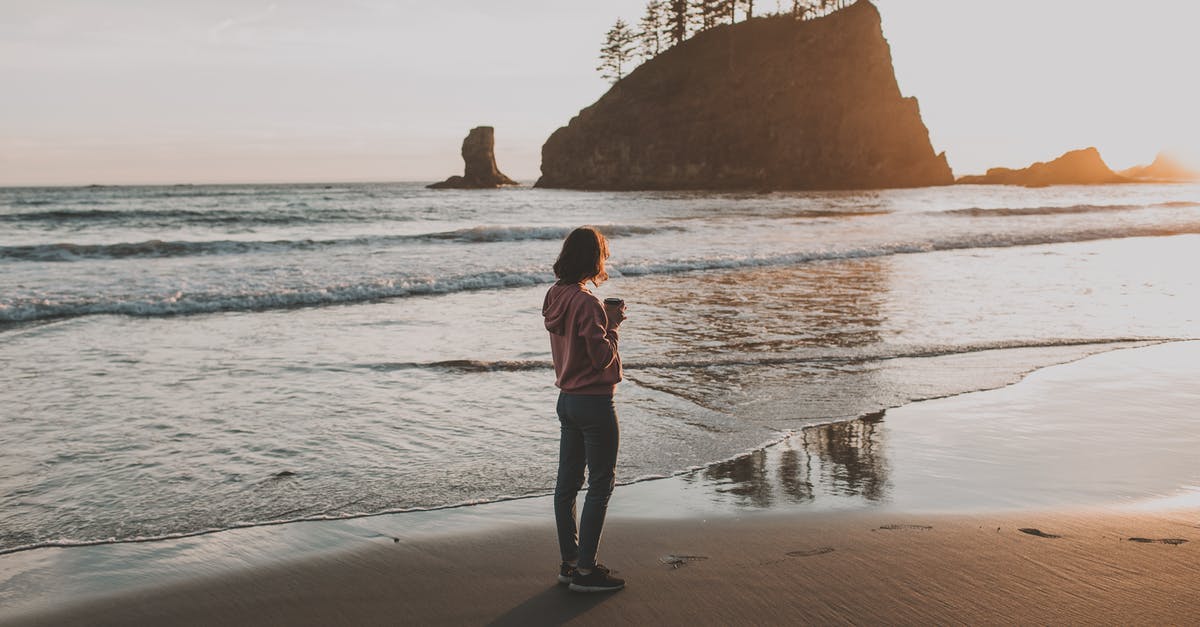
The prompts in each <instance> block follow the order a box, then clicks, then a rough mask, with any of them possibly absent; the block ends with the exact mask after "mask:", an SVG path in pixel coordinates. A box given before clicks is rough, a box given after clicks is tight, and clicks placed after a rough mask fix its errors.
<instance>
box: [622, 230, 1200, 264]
mask: <svg viewBox="0 0 1200 627" xmlns="http://www.w3.org/2000/svg"><path fill="white" fill-rule="evenodd" d="M1195 233H1200V223H1187V224H1178V225H1173V226H1171V227H1150V226H1143V227H1121V228H1111V229H1082V230H1076V231H1059V232H1054V233H1032V234H980V235H974V236H963V237H958V238H953V239H930V240H925V241H917V242H904V243H890V244H882V245H879V246H875V247H869V248H854V249H842V250H836V249H835V250H823V251H804V252H795V253H786V254H781V255H764V256H732V255H731V256H725V257H704V258H693V259H674V260H667V261H654V262H650V261H646V262H636V263H623V264H621V265H620V266H618V267H615V268H611V269H610V270H609V274H610V275H614V276H618V275H619V276H644V275H652V274H675V273H680V272H699V271H708V270H735V269H740V268H758V267H776V266H789V265H797V264H801V263H808V262H813V261H835V260H839V259H864V258H872V257H890V256H893V255H908V254H917V253H928V252H938V251H951V250H969V249H976V248H980V249H982V248H1015V247H1018V246H1039V245H1045V244H1069V243H1074V242H1089V241H1095V240H1102V239H1122V238H1129V237H1159V236H1169V235H1184V234H1195Z"/></svg>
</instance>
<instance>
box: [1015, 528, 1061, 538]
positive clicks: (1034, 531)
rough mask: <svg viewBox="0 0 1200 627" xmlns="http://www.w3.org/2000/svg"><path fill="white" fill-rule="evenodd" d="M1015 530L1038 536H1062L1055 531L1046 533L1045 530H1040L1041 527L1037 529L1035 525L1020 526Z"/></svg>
mask: <svg viewBox="0 0 1200 627" xmlns="http://www.w3.org/2000/svg"><path fill="white" fill-rule="evenodd" d="M1017 531H1020V532H1021V533H1027V534H1029V535H1031V536H1037V537H1039V538H1061V537H1062V536H1060V535H1058V534H1056V533H1046V532H1045V531H1042V530H1041V529H1037V528H1035V527H1021V528H1020V529H1017Z"/></svg>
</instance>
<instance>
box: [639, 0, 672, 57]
mask: <svg viewBox="0 0 1200 627" xmlns="http://www.w3.org/2000/svg"><path fill="white" fill-rule="evenodd" d="M666 25H667V5H666V3H665V2H663V1H662V0H651V1H650V2H647V3H646V14H645V15H643V16H642V20H641V21H640V22H638V28H639V29H641V30H640V32H639V33H638V52H639V53H640V54H641V56H642V59H646V60H648V59H653V58H654V57H656V56H658V53H660V52H662V49H663V48H664V47H665V44H666V37H667V35H668V33H667V32H666Z"/></svg>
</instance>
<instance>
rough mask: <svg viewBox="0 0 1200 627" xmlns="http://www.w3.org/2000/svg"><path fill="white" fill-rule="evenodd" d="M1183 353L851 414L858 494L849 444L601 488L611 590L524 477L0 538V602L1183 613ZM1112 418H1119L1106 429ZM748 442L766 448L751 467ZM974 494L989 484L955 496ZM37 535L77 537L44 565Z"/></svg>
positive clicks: (227, 612)
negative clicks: (265, 517) (244, 520)
mask: <svg viewBox="0 0 1200 627" xmlns="http://www.w3.org/2000/svg"><path fill="white" fill-rule="evenodd" d="M1197 357H1200V343H1197V342H1174V343H1166V344H1154V345H1148V346H1142V347H1139V348H1130V349H1127V350H1116V351H1111V352H1105V353H1102V354H1097V355H1093V356H1090V357H1086V358H1083V359H1081V360H1078V361H1074V362H1072V363H1067V364H1063V365H1058V366H1053V367H1049V368H1046V369H1042V370H1038V371H1036V372H1033V373H1032V374H1030V375H1028V376H1027V377H1025V378H1024V379H1023V380H1022V381H1021V382H1019V383H1016V384H1014V385H1011V386H1006V387H1001V388H998V389H993V390H989V391H981V392H975V393H970V394H964V395H959V396H955V397H950V398H943V399H937V400H930V401H924V402H920V403H915V404H912V405H908V406H906V407H901V408H899V409H896V410H892V411H889V412H888V413H887V414H886V415H885V416H882V417H873V418H870V419H869V420H873V421H874V423H873V424H875V425H876V429H877V430H878V431H879V432H883V429H884V427H886V430H887V433H886V434H885V435H886V437H885V438H880V437H876V436H870V435H864V434H863V433H858V434H857V435H856V436H855V437H854V438H853V442H852V444H851V445H849V446H847V447H845V448H844V449H838V448H836V447H834V448H831V449H828V450H831V451H832V450H836V451H837V455H838V456H840V458H841V459H843V461H844V460H845V459H847V458H849V457H856V458H858V460H859V462H861V461H862V460H863V459H864V458H865V457H868V456H870V455H873V456H874V459H875V462H874V463H875V465H876V466H877V467H878V466H886V467H887V468H888V470H887V471H886V473H887V474H886V477H883V478H882V480H883V483H882V487H879V486H877V487H876V488H875V490H876V491H877V492H876V496H877V498H876V499H874V500H872V499H867V498H859V499H857V500H855V499H845V500H838V499H837V498H836V497H837V496H838V495H839V494H840V495H841V496H843V497H845V496H849V495H850V493H853V492H854V491H855V490H857V491H858V492H859V494H860V496H861V495H862V494H863V493H865V492H869V491H870V489H868V488H866V487H865V486H866V485H867V483H869V482H867V481H865V480H864V479H863V477H861V476H859V477H850V476H849V473H850V472H851V471H852V470H853V469H854V468H857V467H859V465H856V463H842V464H841V465H840V466H838V467H831V468H828V470H830V471H831V472H830V473H823V471H822V470H821V468H822V467H821V466H820V463H819V462H820V460H819V459H817V460H814V462H813V463H815V464H816V466H812V465H811V464H810V465H809V467H810V468H816V471H814V472H810V473H808V474H805V475H803V477H801V476H800V475H798V474H796V472H795V471H793V472H792V473H791V475H790V476H789V475H788V473H785V472H782V471H781V470H780V469H781V468H784V467H785V466H784V465H783V464H781V463H780V462H781V461H782V460H784V459H785V458H787V449H786V446H787V443H786V442H785V443H780V444H776V445H774V446H773V447H768V448H767V449H764V450H762V451H757V452H754V453H751V454H750V455H748V456H744V457H742V458H740V459H742V460H747V459H748V460H750V461H749V462H746V461H743V462H742V464H741V466H739V467H740V468H742V471H741V472H732V473H730V472H725V473H720V472H718V473H716V474H715V475H714V474H713V473H711V472H709V473H707V474H706V471H705V469H699V470H697V471H693V472H692V473H690V474H681V475H677V476H674V477H670V478H666V479H660V480H655V481H644V482H640V483H635V484H631V485H624V486H621V487H619V488H618V489H617V491H616V493H615V495H614V497H613V505H612V510H611V511H610V521H609V524H608V526H607V527H606V530H605V538H604V543H603V546H602V549H601V559H602V561H604V562H605V563H607V564H608V565H609V566H610V567H612V568H614V569H616V570H617V571H618V575H620V576H622V577H625V578H626V579H627V580H628V582H629V584H628V587H627V589H625V590H623V591H620V592H616V593H612V594H603V595H602V594H593V595H579V594H573V593H570V592H568V591H566V589H565V586H560V585H558V584H557V583H556V582H555V580H554V575H555V565H556V563H557V560H556V551H555V543H554V539H553V533H554V532H553V526H552V521H551V520H550V516H549V502H548V500H547V499H546V498H544V497H539V498H531V499H519V500H515V501H507V502H501V503H493V504H489V505H479V506H470V507H463V508H451V509H449V510H439V511H431V512H417V513H403V514H391V515H383V516H374V517H366V518H361V519H356V520H353V521H325V522H308V523H292V524H287V525H281V526H278V527H275V528H268V527H256V528H249V529H239V530H231V531H224V532H219V533H214V534H208V535H204V536H198V537H194V538H188V539H180V540H168V541H160V542H157V543H155V542H152V543H144V544H140V545H130V544H124V545H121V544H117V545H113V544H108V545H100V546H94V547H73V548H66V549H61V548H58V549H56V548H46V549H38V550H35V551H28V552H23V553H18V554H14V555H8V556H2V557H0V566H3V567H4V569H3V570H4V571H6V572H7V573H8V574H7V575H6V579H5V580H4V581H3V585H2V587H0V589H3V588H7V589H9V590H10V591H11V590H12V589H14V588H18V587H22V588H24V589H25V590H26V592H27V594H26V595H23V596H22V597H21V598H20V599H17V601H18V602H17V603H15V604H9V605H8V607H9V608H10V609H8V610H5V611H4V612H3V613H0V620H3V622H4V624H11V625H60V624H66V625H70V624H79V625H83V624H87V625H110V624H111V625H117V624H184V625H186V624H197V625H199V624H215V623H220V624H229V625H238V624H314V625H316V624H497V625H503V624H513V625H516V624H562V623H566V622H571V623H572V624H611V623H613V622H618V623H631V624H644V623H650V622H654V623H662V624H796V623H806V624H848V623H856V624H857V623H888V624H928V623H930V622H938V623H972V624H1012V623H1071V624H1080V623H1091V624H1095V623H1106V624H1112V623H1120V624H1183V623H1188V622H1192V621H1194V620H1196V617H1197V616H1200V601H1198V600H1197V598H1196V596H1195V595H1194V594H1192V590H1193V588H1194V585H1195V582H1196V581H1197V578H1198V577H1200V561H1197V560H1196V559H1195V551H1196V550H1197V547H1198V546H1200V545H1198V544H1197V541H1198V538H1200V535H1198V532H1197V530H1198V528H1200V490H1198V489H1197V486H1198V485H1200V481H1197V477H1195V476H1194V475H1189V474H1188V472H1189V471H1188V468H1187V462H1189V461H1190V460H1191V459H1192V451H1194V450H1195V449H1194V443H1193V440H1194V439H1195V438H1196V437H1198V436H1200V429H1198V428H1197V426H1196V424H1195V423H1194V419H1193V413H1194V408H1195V407H1196V406H1197V400H1198V399H1200V385H1197V384H1196V383H1195V382H1196V381H1197V380H1200V377H1197V374H1200V372H1197V371H1198V370H1200V368H1198V367H1197V366H1196V364H1197V363H1200V359H1197ZM997 408H1006V409H1004V410H1003V411H997ZM989 411H990V412H992V413H985V412H989ZM985 417H986V418H987V424H988V425H989V428H990V429H992V430H994V431H996V432H1003V433H1005V435H1004V436H1003V437H992V436H990V435H988V434H987V433H984V432H980V433H978V435H977V437H975V438H973V443H971V444H966V443H965V442H964V443H956V442H955V441H954V439H953V430H952V429H951V428H950V427H952V426H953V424H954V423H956V422H963V421H965V420H970V419H972V418H974V419H977V422H976V423H975V424H978V419H982V418H985ZM1110 422H1119V423H1121V424H1124V425H1126V427H1127V430H1126V432H1125V433H1124V434H1121V433H1117V434H1116V435H1117V437H1116V438H1113V439H1111V440H1109V439H1108V438H1106V437H1103V432H1105V431H1108V430H1109V423H1110ZM1030 425H1037V426H1038V428H1037V429H1033V430H1031V429H1030ZM821 429H822V427H819V426H818V427H812V428H810V429H809V430H808V431H809V432H808V434H806V436H805V437H808V438H816V437H818V435H819V433H820V430H821ZM1097 432H1100V433H1101V437H1096V433H1097ZM936 434H942V435H943V436H945V437H947V438H948V439H947V440H946V442H945V443H944V445H943V446H941V447H938V446H930V445H929V442H928V440H929V438H931V437H934V436H935V435H936ZM1048 434H1053V436H1052V437H1053V438H1054V439H1053V441H1050V442H1047V443H1048V444H1052V445H1055V446H1056V447H1057V450H1059V451H1060V452H1059V453H1058V454H1057V455H1050V456H1047V455H1044V454H1043V453H1042V452H1038V451H1034V452H1033V453H1032V455H1034V456H1037V457H1040V458H1041V461H1040V464H1041V467H1040V471H1039V472H1037V473H1027V474H1022V473H1019V472H1014V471H1015V470H1017V469H1020V468H1027V467H1028V466H1029V459H1028V458H1027V457H1025V455H1026V453H1024V452H1022V451H1027V450H1028V447H1027V446H1024V445H1022V442H1023V441H1024V443H1025V444H1028V443H1029V442H1033V441H1037V440H1046V439H1047V437H1049V436H1048ZM1131 434H1132V435H1131ZM793 437H796V436H793ZM826 437H828V434H826ZM1006 440H1008V441H1013V442H1015V443H1016V445H1014V446H1006V445H1005V444H1004V442H1005V441H1006ZM1106 441H1107V443H1106ZM780 448H784V450H782V451H781V450H779V449H780ZM880 449H882V450H880ZM756 455H757V456H759V457H760V458H761V459H764V460H771V461H772V462H773V463H775V464H776V465H777V467H776V468H775V469H771V470H768V471H762V468H763V464H761V463H757V465H756V462H754V461H753V460H754V457H755V456H756ZM816 457H819V455H816ZM884 459H886V461H881V460H884ZM1145 459H1155V460H1157V463H1156V464H1148V463H1144V462H1143V461H1142V460H1145ZM1089 463H1090V464H1091V465H1090V466H1089V465H1088V464H1089ZM981 465H982V466H983V467H985V469H986V470H983V471H978V472H975V473H971V472H967V469H970V468H977V469H978V467H980V466H981ZM1081 467H1082V468H1084V470H1085V473H1084V474H1086V480H1084V479H1083V478H1081V477H1080V476H1077V475H1076V473H1077V471H1078V470H1079V469H1080V468H1081ZM755 468H758V469H759V470H758V471H755V470H754V469H755ZM1106 468H1107V470H1105V469H1106ZM747 469H749V470H747ZM860 469H861V468H860ZM708 470H711V467H710V468H709V469H708ZM877 472H878V469H877ZM805 478H807V481H808V484H809V486H810V488H809V489H808V494H809V497H808V498H793V499H787V498H782V497H781V495H784V494H785V493H788V490H791V494H792V495H795V494H798V493H799V492H798V491H800V492H802V491H803V490H801V489H800V488H799V487H798V486H799V485H800V484H803V483H804V479H805ZM877 479H878V478H877ZM972 493H975V494H977V495H987V494H990V495H992V496H991V497H990V498H984V497H983V496H976V498H974V499H969V498H964V497H963V495H965V494H972ZM763 494H774V495H776V497H775V498H773V499H768V500H766V501H764V500H763ZM821 494H825V495H826V496H825V498H821V497H820V495H821ZM814 495H815V496H814ZM1022 495H1024V496H1022ZM683 504H686V506H684V505H683ZM351 529H357V532H351V531H350V530H351ZM367 530H370V531H371V532H372V533H366V531H367ZM87 551H92V553H91V554H84V553H82V552H87ZM55 552H57V553H58V554H60V555H61V554H64V553H71V552H75V553H74V555H77V556H80V555H81V556H82V557H78V558H77V559H76V560H72V561H71V562H69V563H67V562H62V563H58V562H56V561H55V559H54V558H53V557H52V554H53V553H55ZM39 553H40V555H39ZM221 556H223V557H221ZM189 560H191V561H189ZM156 562H157V563H158V567H159V568H160V569H159V570H155V569H156V565H155V563H156ZM197 564H199V565H202V566H200V567H197V566H196V565H197ZM139 573H140V575H139ZM106 578H107V579H109V580H111V581H116V582H121V583H115V584H114V583H111V581H110V583H108V584H105V583H103V581H104V580H105V579H106ZM7 600H9V601H12V600H13V598H12V597H9V598H8V599H7Z"/></svg>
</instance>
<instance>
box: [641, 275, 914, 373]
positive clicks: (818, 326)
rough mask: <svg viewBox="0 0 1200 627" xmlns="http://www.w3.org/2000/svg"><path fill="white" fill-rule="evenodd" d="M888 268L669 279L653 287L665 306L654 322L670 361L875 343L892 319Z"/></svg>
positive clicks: (651, 322) (649, 287) (650, 287)
mask: <svg viewBox="0 0 1200 627" xmlns="http://www.w3.org/2000/svg"><path fill="white" fill-rule="evenodd" d="M889 269H890V264H889V261H888V260H887V259H880V258H875V259H845V260H838V261H822V262H813V263H805V264H798V265H794V266H781V267H773V268H755V269H751V270H743V271H738V272H721V273H711V274H699V275H682V276H674V277H673V276H665V277H662V278H660V279H658V280H655V281H653V282H652V283H653V284H652V285H647V286H646V288H647V290H649V291H651V292H653V299H652V300H653V301H654V302H655V305H656V306H657V308H661V309H659V311H657V312H655V313H653V314H651V319H649V320H647V324H649V325H651V326H650V327H649V328H655V329H658V330H660V331H661V333H658V334H657V335H658V337H657V339H658V340H664V341H666V342H667V343H668V345H667V346H665V347H663V348H664V349H665V350H664V351H662V353H661V354H662V355H664V356H668V357H671V356H679V357H694V356H695V355H696V354H697V352H699V353H700V354H711V353H712V352H713V351H714V350H722V351H732V352H751V351H781V350H791V349H795V348H799V347H812V346H841V347H850V346H862V345H866V344H873V343H876V342H878V341H879V331H880V328H881V327H882V326H883V324H884V322H885V320H886V317H885V315H884V312H883V310H884V305H885V302H886V296H887V292H888V287H889ZM658 316H665V317H667V318H669V319H665V320H655V319H654V318H656V317H658ZM681 319H683V320H689V323H688V324H687V325H679V324H678V321H679V320H681Z"/></svg>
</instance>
